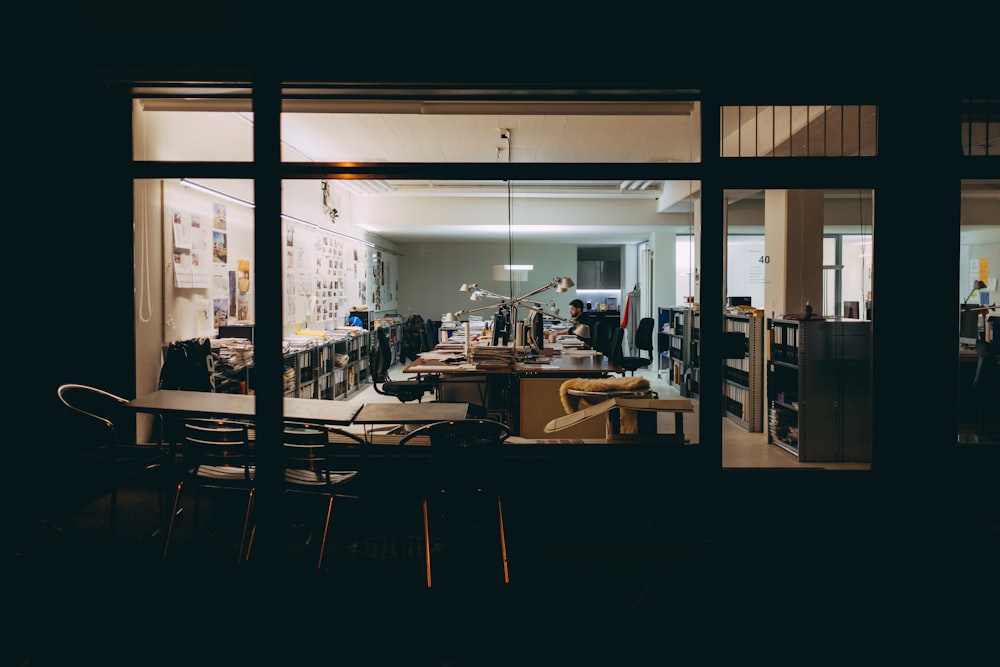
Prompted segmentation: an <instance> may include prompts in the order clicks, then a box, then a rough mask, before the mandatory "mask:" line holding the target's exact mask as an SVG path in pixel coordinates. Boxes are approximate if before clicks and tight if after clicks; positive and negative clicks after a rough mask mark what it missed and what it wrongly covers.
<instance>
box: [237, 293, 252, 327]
mask: <svg viewBox="0 0 1000 667" xmlns="http://www.w3.org/2000/svg"><path fill="white" fill-rule="evenodd" d="M236 319H237V320H238V321H239V322H249V321H250V293H249V292H237V293H236Z"/></svg>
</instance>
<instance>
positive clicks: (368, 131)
mask: <svg viewBox="0 0 1000 667" xmlns="http://www.w3.org/2000/svg"><path fill="white" fill-rule="evenodd" d="M369 104H371V103H369ZM377 104H378V105H379V106H377V107H375V108H370V107H366V108H364V109H357V108H355V107H351V108H349V109H347V110H344V109H335V108H333V107H331V105H330V104H329V103H325V104H323V105H322V106H320V107H303V108H302V109H301V110H302V112H299V113H296V112H295V111H294V110H292V111H290V110H289V109H286V110H285V113H283V116H282V138H283V143H284V144H285V146H284V151H285V153H284V157H285V159H287V160H292V161H306V162H375V163H380V162H385V163H416V164H431V163H470V164H484V163H494V162H515V163H533V162H534V163H552V164H567V165H571V164H578V163H634V164H648V163H653V162H691V161H695V160H697V159H698V157H699V156H698V154H697V143H698V142H697V138H698V135H699V132H698V128H697V122H698V115H697V113H696V111H697V105H695V104H691V103H687V102H684V103H677V102H670V103H639V104H635V103H630V104H627V105H621V104H618V105H615V106H613V107H610V106H608V105H606V104H600V103H591V104H577V105H575V106H574V107H573V108H572V113H567V112H568V111H570V108H569V107H568V106H567V105H566V104H561V103H548V104H544V105H539V104H534V105H532V106H531V107H530V108H529V107H526V106H525V105H521V104H518V105H503V104H501V105H500V107H499V108H497V104H496V103H492V104H490V109H486V108H479V105H476V104H468V103H465V104H461V105H456V104H443V105H432V104H430V103H427V102H422V103H407V104H406V105H404V106H400V105H399V104H398V103H396V104H395V105H393V106H392V108H386V107H387V105H389V104H391V103H386V102H380V103H377ZM414 105H416V107H415V106H414ZM529 110H530V111H531V113H524V112H525V111H529ZM473 111H474V112H475V113H471V112H473ZM456 112H460V113H456ZM515 112H516V113H515ZM553 176H555V177H556V179H558V174H553ZM334 183H335V184H338V185H343V186H345V191H346V186H349V185H353V184H351V183H344V182H342V181H334ZM383 183H388V184H390V185H391V188H392V190H391V191H390V192H378V193H369V192H358V191H357V188H354V189H353V190H354V191H353V192H352V193H351V195H350V196H351V197H353V198H354V201H355V202H356V204H355V209H356V210H364V211H365V212H366V215H364V216H363V218H364V220H365V223H364V224H363V227H364V228H365V229H367V230H368V231H370V232H372V233H375V234H378V235H379V236H382V237H383V238H386V239H389V240H393V241H398V242H411V241H414V240H418V239H423V240H427V239H433V240H435V241H438V242H449V241H466V242H467V241H469V240H483V241H500V240H504V241H506V240H507V239H508V236H509V232H510V231H511V229H508V222H509V224H510V225H511V228H512V229H513V233H514V234H515V235H516V236H517V237H518V238H519V239H529V238H530V240H532V241H533V242H558V243H565V242H566V240H567V239H568V238H573V239H576V241H577V243H578V244H580V245H585V244H588V243H589V244H597V243H630V242H639V241H642V240H645V239H648V238H649V235H650V231H651V229H653V228H656V227H662V226H663V225H668V224H672V225H678V224H684V225H685V226H686V224H687V223H686V222H678V221H677V220H671V218H672V217H676V216H671V215H665V214H671V213H673V214H688V213H689V211H690V194H691V190H690V185H689V184H688V183H686V182H685V183H682V184H665V183H664V182H663V181H650V180H631V181H629V180H626V181H622V180H603V181H598V180H590V181H578V180H576V181H569V180H544V181H541V180H538V181H517V182H511V183H508V182H506V181H502V180H492V181H487V180H461V181H444V180H397V179H393V180H390V181H383ZM359 185H363V184H359ZM508 188H509V194H510V199H511V201H510V202H508V200H507V197H508ZM429 199H430V200H433V202H434V203H432V202H431V201H429ZM531 199H546V200H553V201H564V202H565V203H566V206H565V207H564V208H561V209H553V208H552V207H551V206H547V207H544V209H543V208H541V207H540V206H538V205H536V206H532V205H531V204H528V203H525V202H526V201H527V200H531ZM359 200H360V201H359ZM459 200H462V201H461V202H460V203H459ZM597 200H601V201H600V203H597ZM515 202H521V203H515ZM587 202H590V203H591V204H593V206H592V207H590V208H592V209H595V208H596V209H597V210H600V211H601V215H600V216H588V215H587V214H586V213H584V214H581V213H580V210H581V209H580V207H581V206H586V204H587ZM612 202H620V203H621V205H622V208H621V209H620V210H619V212H618V213H617V214H614V213H610V212H609V211H610V210H611V209H610V208H609V207H610V206H614V204H613V203H612ZM640 202H641V203H640ZM549 203H551V202H549ZM435 204H436V205H437V206H447V207H448V210H450V211H455V210H456V209H457V210H461V214H460V215H458V214H451V215H449V214H444V213H442V212H441V211H443V210H444V209H442V208H435ZM508 204H510V206H509V208H508ZM477 209H480V210H481V213H477V212H476V210H477ZM542 210H544V211H545V217H544V219H539V217H538V216H540V215H541V211H542ZM432 211H436V212H433V213H432ZM531 211H536V213H535V214H534V215H533V214H532V212H531ZM560 211H565V214H561V213H560ZM420 212H424V213H425V215H424V217H423V218H422V219H421V217H420ZM508 213H509V215H508ZM685 217H686V215H685ZM609 220H613V221H616V222H615V223H614V224H613V225H609V222H608V221H609ZM415 221H417V224H415ZM588 221H589V222H588Z"/></svg>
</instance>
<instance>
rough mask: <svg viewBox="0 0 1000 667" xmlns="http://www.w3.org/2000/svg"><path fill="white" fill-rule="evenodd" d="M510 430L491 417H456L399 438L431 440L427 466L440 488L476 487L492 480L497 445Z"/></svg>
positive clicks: (497, 454)
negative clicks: (429, 462) (429, 467)
mask: <svg viewBox="0 0 1000 667" xmlns="http://www.w3.org/2000/svg"><path fill="white" fill-rule="evenodd" d="M511 434H512V431H511V429H510V427H509V426H507V425H506V424H504V423H503V422H498V421H494V420H492V419H456V420H451V421H439V422H434V423H431V424H426V425H424V426H421V427H420V428H418V429H416V430H414V431H411V432H410V433H408V434H407V435H405V436H404V437H403V438H402V439H401V440H400V441H399V444H400V445H401V446H405V445H406V444H407V443H408V442H409V441H411V440H414V439H416V438H428V439H430V443H431V469H432V470H433V475H434V479H435V480H436V483H437V484H438V485H439V486H440V487H441V488H450V489H453V490H461V489H465V490H477V489H479V488H482V487H483V486H488V485H491V484H492V483H494V482H495V472H496V470H495V469H496V465H495V464H496V462H497V461H498V460H499V457H500V447H501V446H502V445H503V442H504V440H506V439H507V438H508V437H510V436H511Z"/></svg>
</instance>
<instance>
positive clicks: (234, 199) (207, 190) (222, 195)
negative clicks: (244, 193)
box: [181, 178, 254, 208]
mask: <svg viewBox="0 0 1000 667" xmlns="http://www.w3.org/2000/svg"><path fill="white" fill-rule="evenodd" d="M181 185H184V186H185V187H188V188H193V189H195V190H200V191H201V192H205V193H207V194H210V195H212V196H214V197H218V198H219V199H225V200H226V201H230V202H233V203H234V204H239V205H241V206H246V207H247V208H254V203H253V202H252V201H247V200H246V199H240V198H239V197H234V196H232V195H227V194H226V193H225V192H220V191H219V190H216V189H214V188H210V187H208V186H207V185H202V184H201V183H195V182H194V181H192V180H189V179H187V178H182V179H181Z"/></svg>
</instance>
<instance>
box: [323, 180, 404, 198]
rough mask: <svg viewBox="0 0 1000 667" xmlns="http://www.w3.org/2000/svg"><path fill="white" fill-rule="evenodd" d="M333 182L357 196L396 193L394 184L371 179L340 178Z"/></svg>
mask: <svg viewBox="0 0 1000 667" xmlns="http://www.w3.org/2000/svg"><path fill="white" fill-rule="evenodd" d="M333 182H334V183H336V184H337V185H339V186H340V187H342V188H343V189H345V190H347V191H348V192H352V193H354V194H356V195H366V196H367V195H384V194H388V193H390V192H395V191H396V187H395V186H394V185H393V184H392V183H390V182H388V181H383V180H376V179H370V178H352V179H346V178H338V179H335V180H334V181H333Z"/></svg>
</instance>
